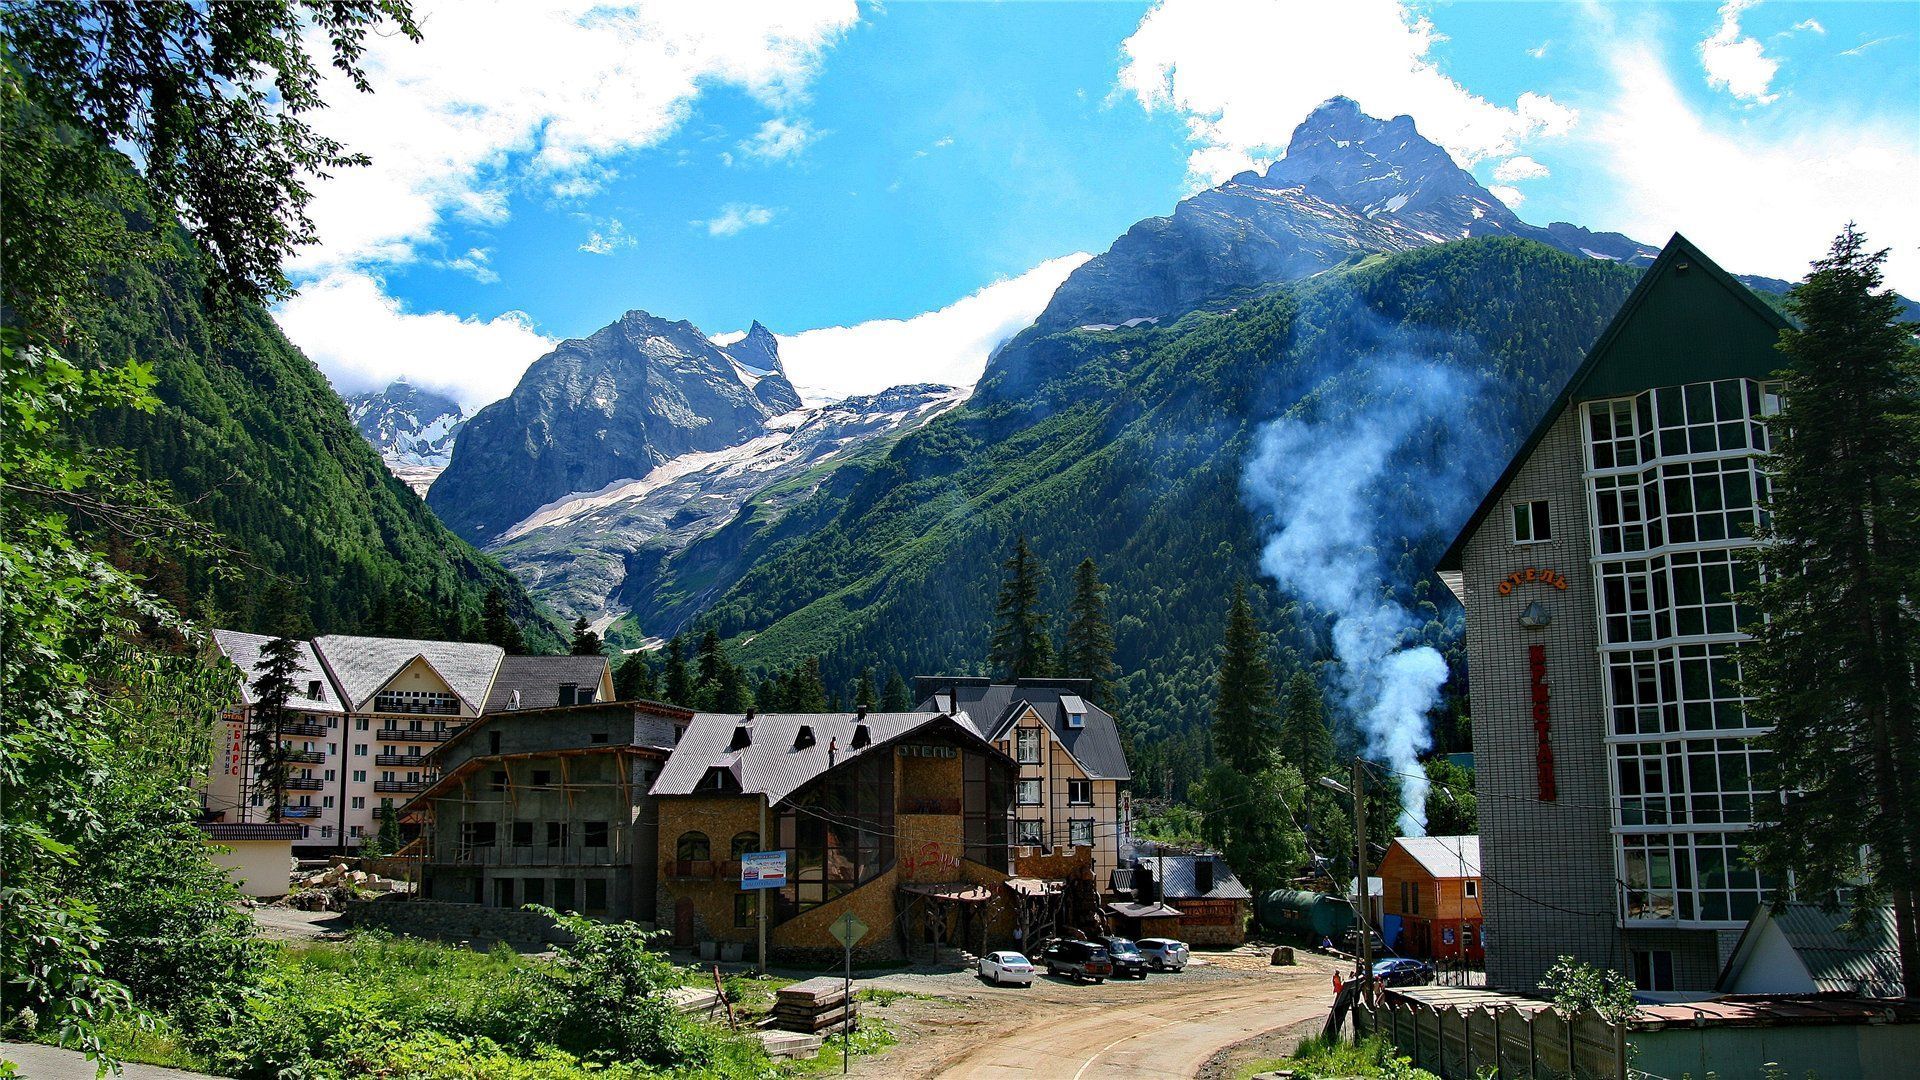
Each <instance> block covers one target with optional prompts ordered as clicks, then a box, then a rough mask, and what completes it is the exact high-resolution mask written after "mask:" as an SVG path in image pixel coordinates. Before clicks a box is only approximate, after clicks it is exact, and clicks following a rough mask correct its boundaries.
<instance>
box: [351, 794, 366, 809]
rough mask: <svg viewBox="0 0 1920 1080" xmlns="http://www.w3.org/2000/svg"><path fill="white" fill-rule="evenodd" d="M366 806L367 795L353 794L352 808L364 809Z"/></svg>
mask: <svg viewBox="0 0 1920 1080" xmlns="http://www.w3.org/2000/svg"><path fill="white" fill-rule="evenodd" d="M366 808H367V797H366V796H365V795H355V796H354V797H353V809H355V810H365V809H366Z"/></svg>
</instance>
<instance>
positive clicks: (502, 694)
mask: <svg viewBox="0 0 1920 1080" xmlns="http://www.w3.org/2000/svg"><path fill="white" fill-rule="evenodd" d="M607 668H608V664H607V658H606V657H604V656H509V657H505V658H504V659H502V660H501V661H500V671H499V673H498V674H496V675H494V677H493V689H492V691H491V692H489V693H488V694H487V706H486V710H485V711H486V712H490V713H491V712H499V711H501V710H503V709H508V708H511V707H512V702H513V692H514V691H515V690H518V691H520V705H519V707H520V708H522V709H547V708H552V707H554V706H557V705H574V704H578V703H577V702H572V701H561V700H560V687H561V685H562V684H565V683H571V684H572V685H574V686H586V687H591V688H592V689H593V690H595V691H596V692H597V691H598V690H599V689H600V681H601V679H602V677H603V676H605V675H606V674H607Z"/></svg>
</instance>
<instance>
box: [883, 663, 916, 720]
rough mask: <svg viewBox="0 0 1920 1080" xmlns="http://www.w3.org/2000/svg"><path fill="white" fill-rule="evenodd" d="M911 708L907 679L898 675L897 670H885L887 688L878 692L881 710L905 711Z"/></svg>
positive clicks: (911, 701) (911, 702) (911, 700)
mask: <svg viewBox="0 0 1920 1080" xmlns="http://www.w3.org/2000/svg"><path fill="white" fill-rule="evenodd" d="M911 708H913V699H912V698H911V697H910V696H909V694H908V692H907V680H905V679H903V678H901V677H900V673H899V672H898V671H889V672H887V688H886V689H885V690H882V691H881V692H880V711H881V712H906V711H907V710H908V709H911Z"/></svg>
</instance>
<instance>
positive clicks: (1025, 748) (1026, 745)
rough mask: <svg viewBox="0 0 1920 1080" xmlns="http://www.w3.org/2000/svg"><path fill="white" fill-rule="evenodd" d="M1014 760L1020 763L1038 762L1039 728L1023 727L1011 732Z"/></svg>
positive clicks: (1032, 763) (1035, 763)
mask: <svg viewBox="0 0 1920 1080" xmlns="http://www.w3.org/2000/svg"><path fill="white" fill-rule="evenodd" d="M1013 749H1014V760H1015V761H1018V762H1019V763H1020V764H1022V765H1038V764H1040V729H1039V728H1030V727H1023V728H1017V729H1015V730H1014V733H1013Z"/></svg>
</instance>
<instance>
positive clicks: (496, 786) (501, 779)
mask: <svg viewBox="0 0 1920 1080" xmlns="http://www.w3.org/2000/svg"><path fill="white" fill-rule="evenodd" d="M492 786H493V790H495V791H505V790H507V773H506V770H505V769H498V770H495V771H494V774H493V785H492Z"/></svg>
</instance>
